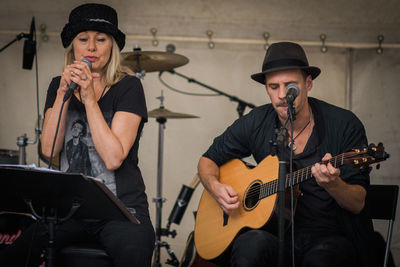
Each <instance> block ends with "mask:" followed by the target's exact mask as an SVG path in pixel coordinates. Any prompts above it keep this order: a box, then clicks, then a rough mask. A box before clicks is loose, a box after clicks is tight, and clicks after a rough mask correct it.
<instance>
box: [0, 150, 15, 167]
mask: <svg viewBox="0 0 400 267" xmlns="http://www.w3.org/2000/svg"><path fill="white" fill-rule="evenodd" d="M0 163H2V164H18V163H19V152H18V150H8V149H0Z"/></svg>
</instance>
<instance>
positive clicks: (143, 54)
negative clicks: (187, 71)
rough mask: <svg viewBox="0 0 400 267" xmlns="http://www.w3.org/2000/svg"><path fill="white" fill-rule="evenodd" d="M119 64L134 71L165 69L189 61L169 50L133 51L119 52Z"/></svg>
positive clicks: (170, 68)
mask: <svg viewBox="0 0 400 267" xmlns="http://www.w3.org/2000/svg"><path fill="white" fill-rule="evenodd" d="M121 56H122V62H121V64H122V65H124V66H127V67H129V68H130V69H131V70H133V71H134V72H140V71H142V70H145V71H146V72H152V71H165V70H172V69H174V68H177V67H180V66H183V65H185V64H187V63H188V62H189V59H188V58H187V57H185V56H182V55H179V54H175V53H171V52H157V51H140V50H138V51H133V52H124V53H121Z"/></svg>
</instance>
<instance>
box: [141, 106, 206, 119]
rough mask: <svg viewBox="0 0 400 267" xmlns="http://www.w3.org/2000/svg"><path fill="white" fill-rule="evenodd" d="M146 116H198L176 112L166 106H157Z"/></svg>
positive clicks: (169, 117) (182, 117)
mask: <svg viewBox="0 0 400 267" xmlns="http://www.w3.org/2000/svg"><path fill="white" fill-rule="evenodd" d="M147 114H148V116H149V117H151V118H167V119H190V118H199V117H198V116H194V115H190V114H184V113H177V112H172V111H169V110H168V109H166V108H157V109H153V110H151V111H149V112H148V113H147Z"/></svg>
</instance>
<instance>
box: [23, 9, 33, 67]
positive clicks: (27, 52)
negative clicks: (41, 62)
mask: <svg viewBox="0 0 400 267" xmlns="http://www.w3.org/2000/svg"><path fill="white" fill-rule="evenodd" d="M35 31H36V30H35V17H32V22H31V29H30V32H29V35H28V36H27V37H28V39H27V40H25V42H24V50H23V57H22V68H23V69H26V70H31V69H32V65H33V59H34V57H35V54H36V40H33V37H34V32H35Z"/></svg>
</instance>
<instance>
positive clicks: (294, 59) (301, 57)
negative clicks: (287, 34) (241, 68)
mask: <svg viewBox="0 0 400 267" xmlns="http://www.w3.org/2000/svg"><path fill="white" fill-rule="evenodd" d="M291 69H301V70H304V71H305V72H307V73H308V74H310V75H311V77H312V79H315V78H316V77H317V76H318V75H319V74H320V73H321V70H320V69H319V68H317V67H313V66H309V65H308V60H307V56H306V53H305V52H304V50H303V48H302V47H301V46H300V45H298V44H296V43H291V42H280V43H273V44H271V45H270V46H269V47H268V49H267V52H266V53H265V58H264V62H263V64H262V71H261V72H259V73H255V74H253V75H251V78H252V79H253V80H255V81H257V82H259V83H262V84H265V74H267V73H270V72H275V71H280V70H291Z"/></svg>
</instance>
